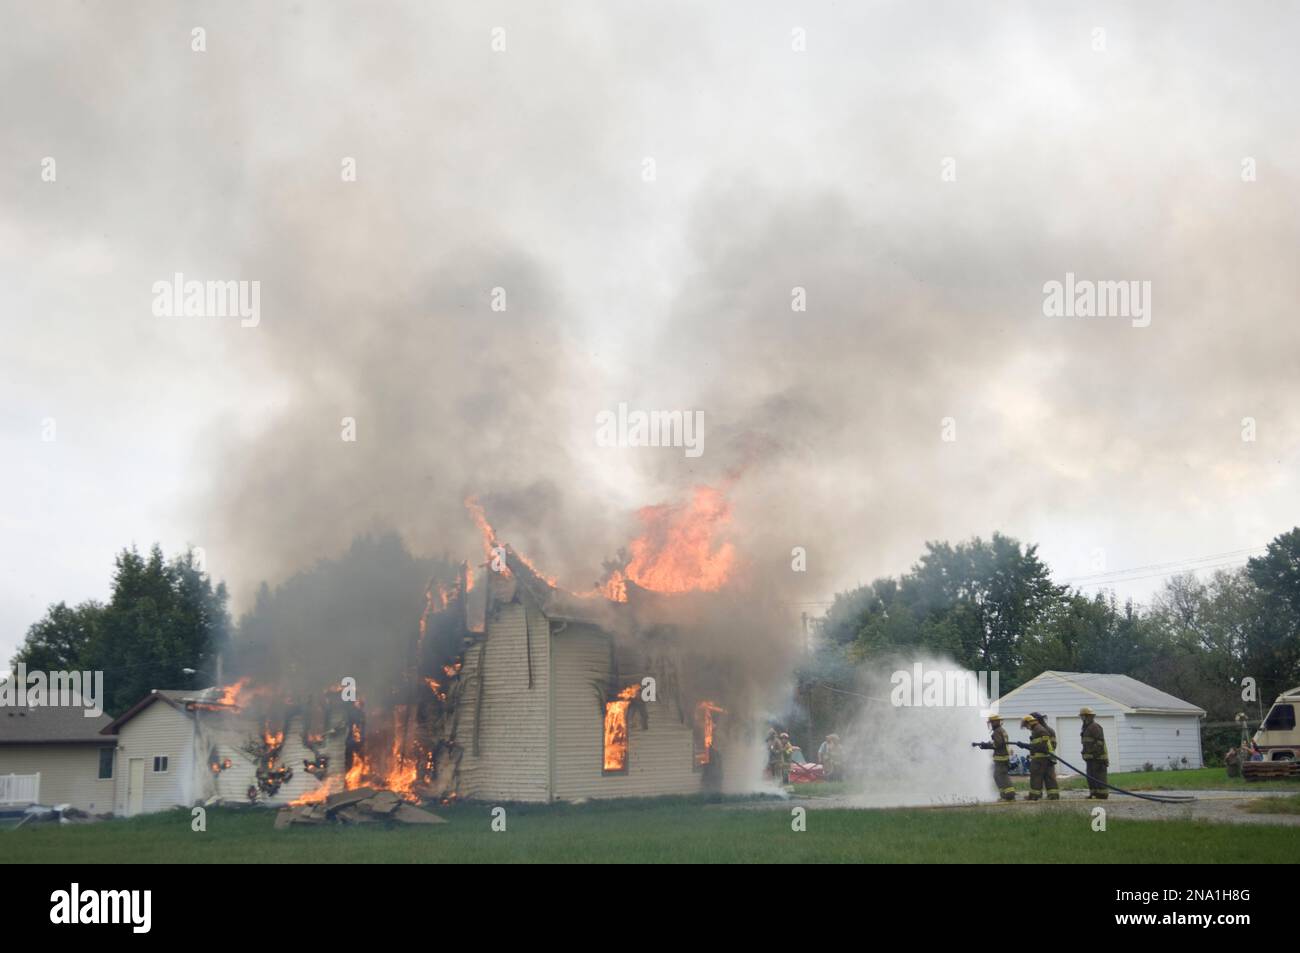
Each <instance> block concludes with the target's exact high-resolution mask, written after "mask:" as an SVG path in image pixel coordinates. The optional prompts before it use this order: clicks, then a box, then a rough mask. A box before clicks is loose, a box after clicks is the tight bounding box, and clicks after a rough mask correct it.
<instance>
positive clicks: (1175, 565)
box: [1063, 546, 1268, 585]
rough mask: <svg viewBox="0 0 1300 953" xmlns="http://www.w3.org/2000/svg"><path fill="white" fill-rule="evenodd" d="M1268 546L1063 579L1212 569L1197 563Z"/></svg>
mask: <svg viewBox="0 0 1300 953" xmlns="http://www.w3.org/2000/svg"><path fill="white" fill-rule="evenodd" d="M1267 548H1268V547H1267V546H1253V547H1250V548H1249V549H1234V550H1229V551H1227V552H1222V553H1211V554H1210V555H1208V556H1195V557H1190V558H1187V559H1178V560H1174V561H1173V562H1167V563H1150V564H1149V565H1146V566H1130V567H1129V568H1127V569H1112V570H1110V571H1109V572H1099V573H1091V574H1089V575H1086V576H1072V577H1070V578H1068V579H1065V580H1063V582H1065V583H1066V584H1067V585H1074V584H1077V583H1084V584H1087V583H1091V582H1094V581H1105V580H1108V579H1111V578H1113V577H1124V576H1127V575H1128V574H1129V573H1135V572H1144V571H1146V570H1148V569H1152V570H1170V571H1169V572H1167V573H1166V572H1156V573H1154V575H1156V576H1159V575H1172V574H1173V573H1175V572H1178V571H1180V570H1181V569H1212V568H1214V567H1212V566H1200V565H1197V564H1199V563H1205V562H1211V561H1214V560H1224V559H1229V558H1230V557H1231V560H1232V561H1236V560H1238V559H1240V558H1241V557H1242V556H1248V555H1251V554H1254V553H1259V552H1263V551H1264V550H1266V549H1267ZM1227 564H1228V563H1224V564H1223V565H1227ZM1139 578H1143V579H1150V578H1153V576H1141V577H1139ZM1120 581H1127V580H1120Z"/></svg>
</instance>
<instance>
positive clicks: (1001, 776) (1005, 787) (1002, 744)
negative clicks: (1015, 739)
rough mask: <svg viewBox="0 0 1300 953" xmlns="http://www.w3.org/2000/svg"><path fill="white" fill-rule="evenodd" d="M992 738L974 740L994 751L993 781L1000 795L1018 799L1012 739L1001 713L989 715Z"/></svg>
mask: <svg viewBox="0 0 1300 953" xmlns="http://www.w3.org/2000/svg"><path fill="white" fill-rule="evenodd" d="M989 730H990V733H991V737H990V740H988V741H977V742H973V744H975V746H976V747H979V748H983V749H984V750H985V751H992V752H993V783H994V784H995V785H996V786H997V789H998V796H999V797H1000V798H1002V800H1004V801H1014V800H1015V799H1016V789H1015V787H1014V786H1013V785H1012V784H1011V741H1010V739H1008V738H1007V730H1006V729H1005V728H1003V727H1002V716H1001V715H989Z"/></svg>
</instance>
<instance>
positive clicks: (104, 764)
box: [99, 748, 115, 781]
mask: <svg viewBox="0 0 1300 953" xmlns="http://www.w3.org/2000/svg"><path fill="white" fill-rule="evenodd" d="M114 753H115V752H114V751H113V749H112V748H100V749H99V780H101V781H108V780H111V779H112V777H113V755H114Z"/></svg>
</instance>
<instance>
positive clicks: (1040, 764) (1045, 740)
mask: <svg viewBox="0 0 1300 953" xmlns="http://www.w3.org/2000/svg"><path fill="white" fill-rule="evenodd" d="M1020 727H1021V728H1028V729H1029V800H1031V801H1038V800H1041V799H1042V797H1043V788H1046V789H1047V799H1048V800H1049V801H1059V800H1060V799H1061V792H1060V791H1059V790H1058V789H1057V787H1056V765H1055V764H1054V763H1053V762H1052V751H1053V748H1054V745H1053V744H1052V739H1053V737H1054V735H1053V733H1052V732H1051V730H1050V729H1049V728H1048V727H1047V726H1046V725H1045V724H1043V722H1041V721H1039V720H1038V719H1037V718H1035V717H1034V716H1033V715H1026V716H1025V717H1024V718H1022V719H1021V720H1020Z"/></svg>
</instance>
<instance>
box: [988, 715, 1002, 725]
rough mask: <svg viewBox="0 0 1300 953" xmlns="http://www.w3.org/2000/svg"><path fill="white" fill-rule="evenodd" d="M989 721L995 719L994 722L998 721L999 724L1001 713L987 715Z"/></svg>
mask: <svg viewBox="0 0 1300 953" xmlns="http://www.w3.org/2000/svg"><path fill="white" fill-rule="evenodd" d="M989 721H996V722H998V723H999V724H1000V723H1001V722H1002V716H1001V715H989Z"/></svg>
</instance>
